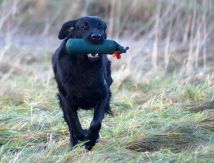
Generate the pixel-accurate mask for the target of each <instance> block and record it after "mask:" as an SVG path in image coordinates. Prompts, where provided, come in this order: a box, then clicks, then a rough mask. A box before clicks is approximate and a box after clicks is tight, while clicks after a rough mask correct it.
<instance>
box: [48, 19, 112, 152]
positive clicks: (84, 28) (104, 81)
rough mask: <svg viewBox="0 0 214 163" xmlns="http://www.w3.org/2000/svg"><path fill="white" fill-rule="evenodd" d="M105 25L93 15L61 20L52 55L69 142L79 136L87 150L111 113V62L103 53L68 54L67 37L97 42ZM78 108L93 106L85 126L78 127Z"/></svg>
mask: <svg viewBox="0 0 214 163" xmlns="http://www.w3.org/2000/svg"><path fill="white" fill-rule="evenodd" d="M106 28H107V26H106V23H105V22H104V21H102V20H101V19H100V18H99V17H95V16H87V17H81V18H79V19H76V20H71V21H68V22H66V23H64V24H63V26H62V28H61V30H60V32H59V35H58V38H59V39H60V40H63V41H62V43H61V45H60V46H59V48H58V49H57V50H56V52H55V54H54V55H53V57H52V65H53V71H54V75H55V79H56V83H57V86H58V90H59V93H58V98H59V103H60V106H61V108H62V111H63V115H64V119H65V121H66V123H67V125H68V128H69V132H70V137H71V138H70V140H71V144H72V146H75V145H76V144H77V143H78V140H80V141H86V143H85V148H86V149H88V150H90V149H92V147H93V146H94V145H95V143H96V142H97V140H98V139H99V131H100V129H101V124H102V120H103V118H104V115H105V113H109V114H112V112H111V108H110V106H109V102H110V98H111V92H110V86H111V84H112V82H113V80H112V77H111V63H110V61H109V60H108V58H107V55H106V54H87V55H69V54H68V52H67V51H66V46H65V45H66V41H67V40H68V39H69V38H83V39H86V40H88V41H90V42H91V43H93V44H100V43H102V42H103V41H104V40H105V39H106V37H107V35H106ZM79 108H81V109H85V110H88V109H91V108H94V115H93V120H92V122H91V124H90V127H89V129H88V130H83V129H82V127H81V124H80V121H79V118H78V114H77V111H78V109H79Z"/></svg>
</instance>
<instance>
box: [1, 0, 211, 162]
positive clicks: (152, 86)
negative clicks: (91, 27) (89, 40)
mask: <svg viewBox="0 0 214 163" xmlns="http://www.w3.org/2000/svg"><path fill="white" fill-rule="evenodd" d="M85 15H96V16H100V17H101V18H102V19H104V20H105V21H106V22H107V24H108V37H109V38H111V39H115V40H116V41H118V42H120V43H121V45H124V46H129V47H130V50H129V51H128V53H127V54H124V55H123V56H122V59H121V60H115V59H112V57H111V56H109V58H110V59H111V60H112V69H113V70H112V72H113V78H114V84H113V86H112V92H113V98H112V102H111V106H112V108H113V111H114V112H115V117H114V118H110V117H107V118H106V119H105V120H104V123H103V127H102V130H101V142H100V143H98V144H97V145H96V147H95V148H94V149H93V151H92V152H86V151H84V149H83V148H82V147H80V148H79V147H78V148H77V149H75V150H73V151H70V148H69V135H68V131H67V128H66V125H65V124H64V121H63V118H62V113H61V110H60V109H59V106H58V101H57V99H56V96H55V95H56V91H57V89H56V85H55V82H54V80H53V73H52V67H51V56H52V55H53V53H54V51H55V49H56V48H57V47H58V46H59V44H60V41H59V40H58V39H57V35H58V32H59V29H60V28H61V25H62V24H63V23H64V22H65V21H67V20H70V19H75V18H78V17H81V16H85ZM213 41H214V1H213V0H180V1H178V0H79V1H77V0H63V1H59V0H0V162H71V161H75V162H87V161H88V162H91V161H92V162H93V161H94V162H100V160H104V161H109V162H127V161H130V162H149V161H151V162H154V161H159V162H163V161H166V162H176V161H178V162H185V161H187V160H188V161H190V162H192V161H193V162H194V161H196V162H197V161H198V162H206V161H209V162H213V160H214V157H213V153H214V151H213V149H214V139H213V138H214V130H213V128H214V127H213V126H214V112H213V109H214V102H213V101H214V74H213V72H214V54H213V53H214V46H213ZM80 116H81V117H84V118H83V119H82V121H83V124H84V127H86V126H88V125H89V123H90V120H91V117H92V114H91V113H88V112H80ZM128 142H129V143H128ZM127 143H128V144H127Z"/></svg>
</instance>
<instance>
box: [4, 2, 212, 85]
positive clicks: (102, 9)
mask: <svg viewBox="0 0 214 163" xmlns="http://www.w3.org/2000/svg"><path fill="white" fill-rule="evenodd" d="M0 15H1V16H0V31H1V32H0V36H1V40H0V46H1V52H0V62H4V61H6V60H7V58H8V60H10V56H11V49H13V47H14V46H16V47H23V46H25V48H27V47H29V51H31V49H32V47H35V46H37V47H38V46H39V47H40V48H39V49H40V50H41V49H43V48H46V49H48V48H49V49H50V50H49V51H54V48H56V45H57V43H58V42H57V41H56V40H57V38H56V36H57V33H58V30H59V28H60V27H61V24H62V23H63V22H64V21H66V20H69V19H72V18H77V17H80V16H84V15H98V16H100V17H102V18H103V19H105V20H106V21H107V23H108V34H109V37H110V38H114V39H116V40H120V41H121V42H122V43H123V44H124V45H129V46H130V48H131V49H130V51H129V53H128V54H125V55H124V57H123V59H122V61H120V62H113V67H114V69H115V72H116V73H115V77H116V78H118V79H121V80H123V79H126V78H128V77H132V78H133V79H137V80H138V81H142V79H147V78H149V77H151V76H154V75H155V74H159V75H160V74H163V75H164V74H165V73H169V72H175V71H177V70H181V71H180V72H181V75H182V76H188V77H190V76H191V77H192V76H194V75H198V76H203V74H209V73H212V72H213V66H212V65H213V62H214V59H213V58H214V57H213V55H212V53H213V50H214V49H213V47H212V41H213V38H214V36H213V28H214V2H213V1H212V0H198V1H176V0H151V1H147V0H127V1H122V0H110V1H104V0H81V1H78V3H77V2H76V1H75V0H64V1H62V2H59V1H57V0H15V1H14V0H2V1H1V2H0ZM23 40H26V41H23ZM38 40H39V41H38ZM44 40H46V43H45V44H44V43H43V42H44ZM47 40H48V43H47ZM37 42H40V44H39V45H37ZM41 42H42V43H41ZM14 44H15V45H14ZM32 44H33V45H32ZM44 45H45V47H43V46H44ZM6 53H9V55H8V54H7V55H6ZM38 53H39V52H38ZM19 56H20V55H19ZM15 58H16V59H19V57H15ZM116 70H117V71H116ZM133 74H134V75H133Z"/></svg>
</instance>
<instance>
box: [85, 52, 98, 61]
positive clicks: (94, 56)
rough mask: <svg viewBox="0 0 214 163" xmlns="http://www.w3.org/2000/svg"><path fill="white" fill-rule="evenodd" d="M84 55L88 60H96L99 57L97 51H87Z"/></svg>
mask: <svg viewBox="0 0 214 163" xmlns="http://www.w3.org/2000/svg"><path fill="white" fill-rule="evenodd" d="M86 56H87V58H88V59H89V60H90V61H97V60H98V59H99V57H100V56H99V54H98V53H96V54H93V53H89V54H87V55H86Z"/></svg>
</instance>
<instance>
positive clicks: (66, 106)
mask: <svg viewBox="0 0 214 163" xmlns="http://www.w3.org/2000/svg"><path fill="white" fill-rule="evenodd" d="M59 98H60V103H61V106H62V110H63V113H64V117H65V120H66V122H67V124H68V127H69V132H70V136H71V144H72V146H73V147H74V146H75V145H76V144H77V143H78V140H85V133H84V131H83V129H82V126H81V124H80V121H79V118H78V115H77V111H76V110H77V108H76V107H75V106H74V105H72V102H71V100H70V99H69V98H68V97H64V96H63V95H62V94H59Z"/></svg>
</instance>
